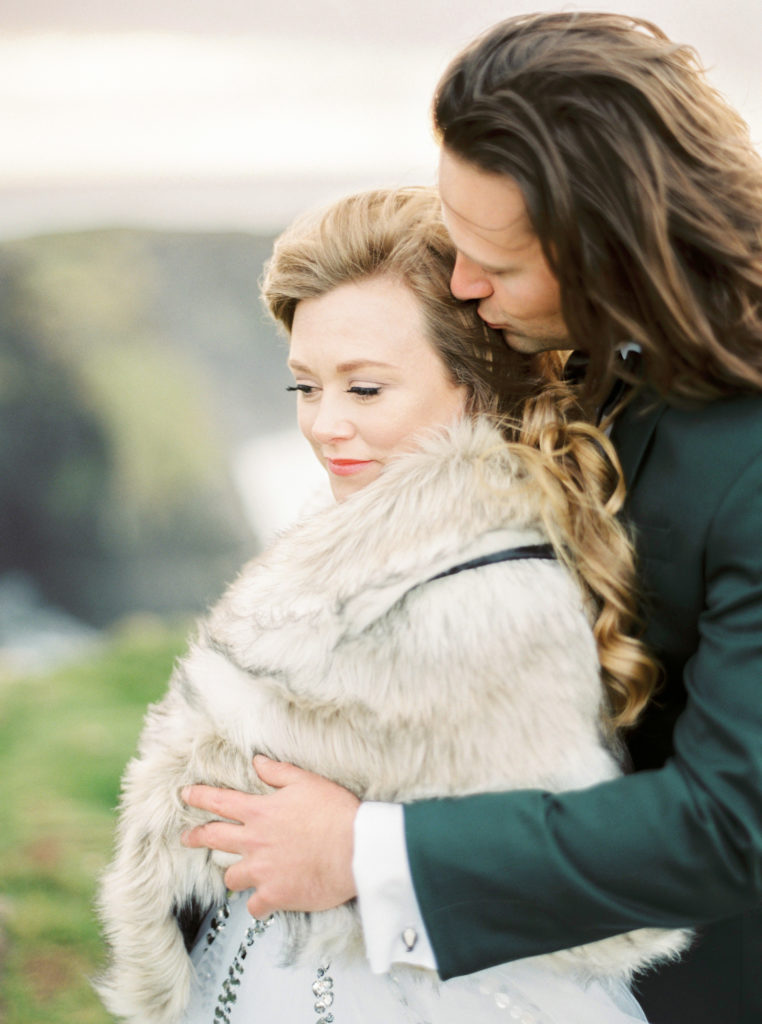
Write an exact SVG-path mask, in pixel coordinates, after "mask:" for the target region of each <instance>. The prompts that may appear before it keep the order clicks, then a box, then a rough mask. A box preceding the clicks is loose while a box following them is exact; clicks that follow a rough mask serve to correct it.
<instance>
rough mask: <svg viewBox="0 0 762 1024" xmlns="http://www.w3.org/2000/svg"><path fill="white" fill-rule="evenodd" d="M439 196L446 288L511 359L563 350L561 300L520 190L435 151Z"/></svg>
mask: <svg viewBox="0 0 762 1024" xmlns="http://www.w3.org/2000/svg"><path fill="white" fill-rule="evenodd" d="M439 192H440V195H441V197H442V216H443V218H444V222H445V226H446V227H447V230H448V232H449V234H450V237H451V238H452V240H453V242H454V244H455V247H456V248H457V250H458V256H457V260H456V263H455V269H454V270H453V273H452V281H451V283H450V287H451V288H452V293H453V295H454V296H455V297H456V298H457V299H478V300H479V316H480V317H481V318H482V320H484V321H485V322H486V323H488V324H489V326H490V327H495V328H497V329H498V330H501V331H502V332H503V334H504V336H505V340H506V342H507V343H508V344H509V345H510V346H511V348H513V349H516V351H517V352H526V353H533V352H544V351H546V350H547V349H557V348H569V347H570V342H569V339H568V332H567V330H566V325H565V324H564V321H563V318H562V317H561V295H560V291H559V287H558V281H557V280H556V278H555V277H554V276H553V273H552V272H551V269H550V267H549V266H548V262H547V260H546V259H545V255H544V253H543V251H542V247H541V245H540V242H539V239H538V238H537V236H536V235H535V233H534V231H533V230H532V226H531V223H530V221H529V216H528V214H527V209H526V204H525V203H524V198H523V196H522V194H521V189H520V188H519V186H518V185H517V184H516V182H515V181H514V180H513V179H512V178H509V177H508V176H507V175H502V174H490V173H488V172H486V171H482V170H481V169H480V168H478V167H476V166H475V165H474V164H471V163H468V162H467V161H465V160H462V159H461V158H460V157H457V156H455V155H454V154H453V153H452V152H450V151H449V150H448V149H447V148H445V147H443V148H442V153H441V157H440V162H439Z"/></svg>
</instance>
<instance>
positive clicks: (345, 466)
mask: <svg viewBox="0 0 762 1024" xmlns="http://www.w3.org/2000/svg"><path fill="white" fill-rule="evenodd" d="M370 462H371V460H369V459H367V460H365V461H361V460H358V459H326V465H327V466H328V469H329V470H330V471H331V473H334V474H335V475H336V476H352V475H353V474H354V473H359V472H361V471H362V470H363V469H365V467H366V466H369V465H370Z"/></svg>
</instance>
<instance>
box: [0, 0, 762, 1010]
mask: <svg viewBox="0 0 762 1024" xmlns="http://www.w3.org/2000/svg"><path fill="white" fill-rule="evenodd" d="M559 6H560V5H559ZM564 7H565V8H566V9H575V8H576V7H579V8H585V9H600V10H619V11H622V12H625V13H631V14H638V15H641V16H643V17H646V18H651V19H653V20H654V21H656V23H657V24H659V25H660V26H661V27H662V28H664V29H665V30H666V31H667V33H668V34H669V35H671V36H672V37H673V38H675V39H677V40H680V41H683V42H688V43H691V44H693V45H694V46H695V47H696V48H697V49H698V51H699V53H700V54H701V56H702V58H703V61H704V63H705V65H706V66H707V67H708V68H709V70H710V77H711V78H712V80H713V81H714V83H715V84H716V85H717V86H718V87H719V88H720V89H721V90H722V91H723V92H724V93H725V94H726V95H727V96H728V97H729V98H730V99H731V100H732V102H733V103H734V104H735V105H736V106H737V107H738V108H739V109H740V110H741V112H742V114H743V115H744V116H745V118H746V119H747V121H748V122H749V124H750V126H751V129H752V134H753V137H754V139H755V140H756V141H757V142H758V143H760V142H762V92H761V91H760V88H759V86H760V75H759V70H758V69H759V57H758V53H759V48H760V44H761V43H762V5H760V3H759V0H729V2H728V3H727V4H725V5H718V4H716V3H715V2H714V0H712V2H709V0H693V2H691V3H690V4H689V3H688V2H687V0H632V2H631V3H620V2H616V0H611V2H604V3H586V4H583V5H575V4H565V5H564ZM536 9H538V6H537V5H536V4H534V3H526V2H513V3H507V2H498V0H468V3H465V2H462V3H453V2H451V0H405V2H403V0H387V2H386V3H385V4H384V5H380V4H377V3H370V2H366V0H354V2H353V3H351V4H350V3H348V2H347V0H279V3H277V4H272V3H271V2H266V3H265V2H264V0H131V2H130V3H129V4H123V3H120V4H117V3H116V0H0V139H2V141H3V145H2V149H3V156H2V160H1V161H0V773H2V778H3V780H4V787H3V788H4V799H3V801H2V803H0V1020H3V1021H7V1022H8V1024H19V1022H25V1024H27V1022H28V1024H30V1022H37V1021H40V1022H41V1021H46V1022H48V1024H50V1022H54V1024H55V1022H58V1021H70V1022H75V1021H76V1022H89V1021H93V1022H101V1021H107V1020H108V1017H107V1015H106V1014H105V1013H104V1011H103V1010H102V1009H101V1008H100V1007H99V1005H98V1003H97V1000H96V999H95V997H94V996H93V995H92V993H91V991H90V987H89V982H88V977H89V976H90V975H91V974H92V973H93V971H94V970H95V969H96V965H97V962H98V960H99V957H100V951H99V940H98V937H97V930H96V928H95V925H94V923H93V918H92V908H91V901H92V893H93V888H94V885H95V879H96V877H97V874H98V872H99V871H100V870H101V869H102V867H103V865H104V864H105V862H106V859H107V858H108V856H109V849H110V843H111V838H110V837H111V830H112V828H113V814H114V807H115V805H116V801H117V794H118V781H119V776H120V774H121V771H122V768H123V765H124V763H125V761H126V759H127V758H128V757H129V756H130V754H131V752H132V751H133V749H134V745H135V740H136V737H137V734H138V731H139V728H140V721H141V718H142V715H143V712H144V709H145V705H146V703H147V702H148V701H150V700H153V699H156V698H157V697H158V696H159V695H160V694H161V692H162V690H163V688H164V685H165V683H166V678H167V676H168V674H169V671H170V669H171V665H172V661H173V658H174V657H175V656H176V655H177V653H178V652H179V651H180V650H182V647H183V645H184V637H185V635H186V632H187V630H188V628H189V625H190V623H191V622H192V619H193V616H194V615H196V614H198V613H199V612H200V611H201V610H202V609H203V608H204V607H205V606H206V605H207V604H208V603H209V602H210V601H211V600H213V599H214V597H215V596H216V595H217V594H219V592H220V591H221V589H222V588H223V586H224V585H225V583H226V582H227V581H228V580H230V579H231V578H232V576H233V575H234V574H235V572H236V568H237V567H238V566H239V565H240V564H241V563H242V562H243V561H244V560H245V559H246V558H248V557H250V556H251V555H253V554H255V553H256V552H257V551H258V550H259V549H260V548H261V546H262V545H263V544H264V543H266V542H267V540H268V539H269V538H270V537H271V536H272V534H273V532H274V531H275V530H276V529H278V528H279V527H281V526H283V525H285V524H286V523H287V522H288V520H289V518H291V517H292V516H293V515H294V514H295V512H296V510H297V509H298V507H299V504H300V502H301V501H302V500H303V499H304V496H305V494H307V493H308V492H309V491H310V490H311V489H312V488H314V487H318V486H320V483H319V473H318V471H317V470H316V469H315V468H313V466H312V463H311V461H310V456H309V454H308V453H307V452H306V447H305V449H304V450H303V448H302V443H301V442H300V439H299V438H298V437H297V436H296V434H295V432H294V429H293V426H292V412H293V409H292V401H291V400H290V399H291V396H287V395H286V394H285V392H284V390H283V388H284V385H285V384H286V383H287V380H288V379H287V375H286V373H285V371H284V368H283V363H284V354H285V346H284V341H283V339H282V338H279V337H278V335H277V334H276V332H275V331H274V329H273V328H272V326H271V325H270V324H269V323H268V321H267V318H266V317H265V315H264V313H263V312H262V310H261V307H260V303H259V298H258V289H257V280H258V278H259V276H260V274H261V271H262V265H263V262H264V260H265V259H266V257H267V255H268V252H269V250H270V247H271V244H272V240H273V238H274V236H275V235H276V234H277V233H278V231H279V230H280V229H281V228H282V227H284V226H285V224H286V223H288V221H289V220H290V219H291V218H292V217H293V216H294V215H295V214H297V213H298V212H300V211H301V210H303V209H305V208H307V207H310V206H314V205H317V204H321V203H324V202H327V201H329V200H331V199H333V198H335V197H337V196H338V195H341V194H343V193H346V192H348V191H352V190H354V189H357V188H364V187H371V186H375V185H399V184H412V183H431V182H433V181H434V177H435V168H436V147H435V145H434V143H433V140H432V138H431V132H430V128H429V117H428V107H429V102H430V98H431V93H432V91H433V88H434V85H435V83H436V81H437V79H438V77H439V75H440V74H441V72H442V71H443V70H444V67H445V66H446V64H447V62H448V60H449V59H450V58H451V57H452V56H453V55H454V54H455V53H456V52H457V50H458V49H459V48H460V47H461V46H462V45H464V44H465V43H466V42H468V41H469V40H470V39H471V38H472V37H473V36H474V35H475V34H477V33H478V32H479V31H481V30H482V29H484V28H486V27H488V26H489V25H490V24H492V23H493V22H495V21H497V20H499V19H500V18H503V17H506V16H508V15H510V14H514V13H519V12H522V11H531V10H536ZM546 9H555V8H551V7H547V8H546Z"/></svg>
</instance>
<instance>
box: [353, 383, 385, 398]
mask: <svg viewBox="0 0 762 1024" xmlns="http://www.w3.org/2000/svg"><path fill="white" fill-rule="evenodd" d="M380 393H381V385H380V384H374V385H369V384H353V385H352V386H351V387H349V388H347V394H348V395H360V397H361V398H372V397H373V396H374V395H378V394H380Z"/></svg>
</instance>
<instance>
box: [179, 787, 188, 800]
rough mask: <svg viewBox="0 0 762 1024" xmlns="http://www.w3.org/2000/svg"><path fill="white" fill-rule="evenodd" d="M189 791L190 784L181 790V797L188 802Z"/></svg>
mask: <svg viewBox="0 0 762 1024" xmlns="http://www.w3.org/2000/svg"><path fill="white" fill-rule="evenodd" d="M189 793H190V786H183V788H182V789H181V790H180V799H181V800H185V801H186V802H187V800H188V794H189Z"/></svg>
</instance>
